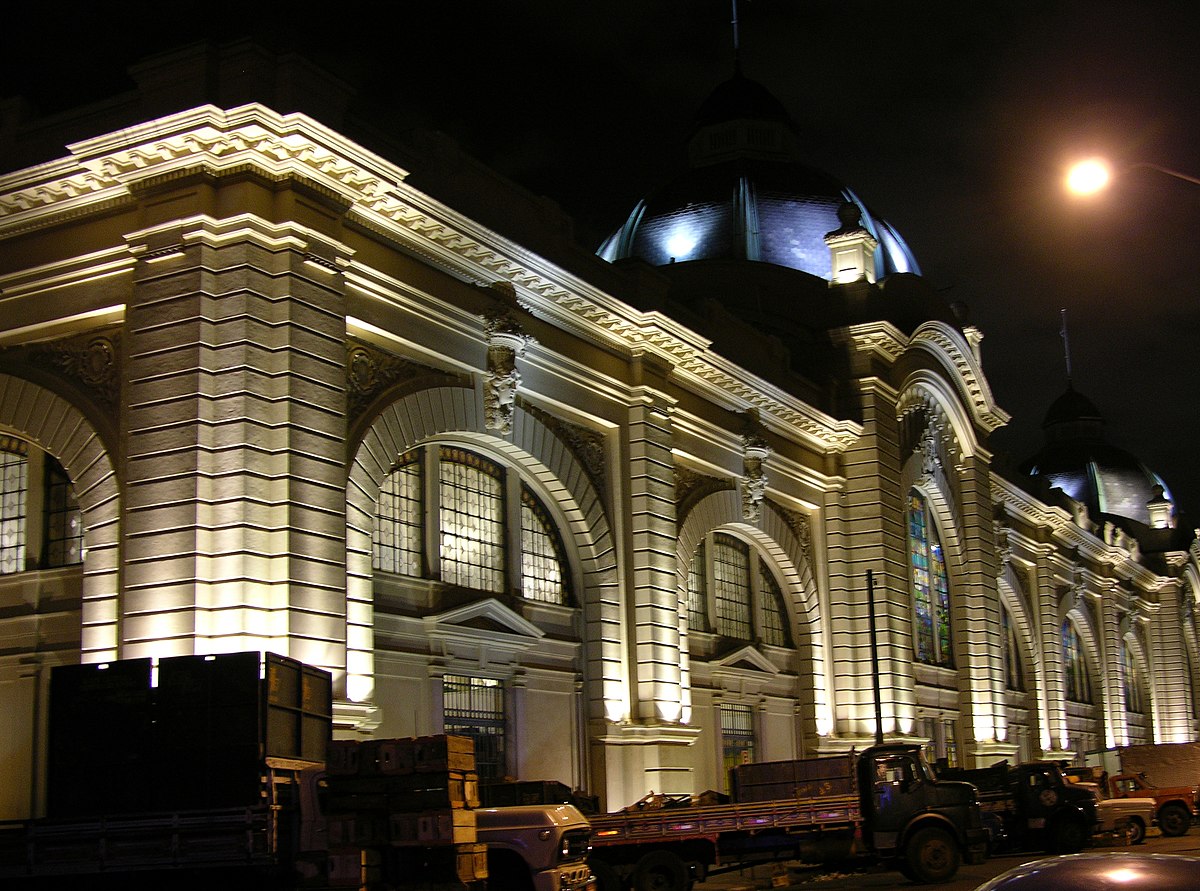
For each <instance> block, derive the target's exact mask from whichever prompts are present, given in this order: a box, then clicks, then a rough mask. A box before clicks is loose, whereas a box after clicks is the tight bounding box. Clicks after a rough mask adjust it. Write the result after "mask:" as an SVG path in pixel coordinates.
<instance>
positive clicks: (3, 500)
mask: <svg viewBox="0 0 1200 891" xmlns="http://www.w3.org/2000/svg"><path fill="white" fill-rule="evenodd" d="M23 445H24V444H23V443H20V442H18V441H12V442H11V445H10V444H9V441H7V440H6V442H5V447H4V449H3V450H0V574H4V575H8V574H9V573H14V572H23V571H24V570H25V496H26V494H27V493H28V487H29V464H28V459H27V458H26V456H25V452H24V450H23V449H22V448H21V447H22V446H23ZM18 449H20V451H18Z"/></svg>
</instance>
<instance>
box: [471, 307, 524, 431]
mask: <svg viewBox="0 0 1200 891" xmlns="http://www.w3.org/2000/svg"><path fill="white" fill-rule="evenodd" d="M502 293H503V292H502ZM514 303H515V300H513V301H512V302H509V301H507V300H506V301H505V302H504V303H503V304H501V305H498V306H496V307H494V308H492V309H491V310H489V311H488V313H487V314H486V315H485V316H484V333H485V335H486V336H487V347H488V353H487V373H486V374H485V375H484V379H483V387H484V389H483V411H484V425H485V426H486V427H487V429H488V430H495V431H496V432H497V433H510V432H511V431H512V420H513V409H514V406H515V405H516V400H517V389H518V388H519V387H520V385H521V372H520V371H518V370H517V358H518V357H519V356H521V355H522V354H523V353H524V352H525V347H526V346H527V345H528V344H529V343H530V342H532V340H533V338H532V337H531V336H530V335H528V334H526V333H525V331H524V330H523V329H522V328H521V325H520V324H519V323H518V322H517V320H516V319H515V318H514V317H513V314H512V305H513V304H514Z"/></svg>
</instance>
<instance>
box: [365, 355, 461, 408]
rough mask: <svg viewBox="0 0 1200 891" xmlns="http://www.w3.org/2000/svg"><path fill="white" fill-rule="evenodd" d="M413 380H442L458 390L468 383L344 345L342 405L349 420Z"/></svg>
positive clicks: (437, 371)
mask: <svg viewBox="0 0 1200 891" xmlns="http://www.w3.org/2000/svg"><path fill="white" fill-rule="evenodd" d="M417 378H429V379H431V380H439V379H442V380H444V382H445V383H448V384H449V383H453V384H455V385H458V386H467V385H469V383H464V382H463V381H461V380H459V379H457V378H455V377H454V376H453V375H450V374H448V373H446V372H443V371H439V370H438V369H436V368H430V367H429V366H427V365H421V364H419V363H417V362H413V361H411V360H409V359H402V358H400V357H399V356H395V355H392V354H391V353H388V352H385V351H383V350H379V349H375V348H374V347H370V346H367V345H365V344H362V343H358V342H356V341H347V342H346V397H347V398H346V401H347V409H348V411H349V414H350V417H352V418H354V417H358V416H359V415H361V414H362V412H363V411H364V410H366V407H367V406H368V405H370V404H371V403H372V402H374V401H375V399H376V398H378V396H379V395H380V394H381V393H382V392H383V391H385V390H387V389H388V388H389V387H393V386H395V385H396V384H400V383H403V382H404V381H409V380H416V379H417Z"/></svg>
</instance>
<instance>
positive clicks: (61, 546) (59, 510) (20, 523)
mask: <svg viewBox="0 0 1200 891" xmlns="http://www.w3.org/2000/svg"><path fill="white" fill-rule="evenodd" d="M31 492H32V493H33V496H34V497H31ZM82 562H83V514H82V512H81V511H80V510H79V504H78V502H77V501H76V500H75V490H74V488H73V487H72V486H71V481H70V479H69V478H68V477H67V473H66V471H65V470H63V468H62V465H61V464H59V463H58V461H56V460H55V459H54V457H53V456H52V455H49V454H47V453H46V452H43V451H42V450H41V449H38V448H37V447H36V446H31V445H30V444H29V443H28V442H26V441H25V440H23V439H18V438H17V437H14V436H0V575H8V574H11V573H16V572H25V571H27V570H36V569H43V568H47V567H61V566H71V565H74V564H78V563H82Z"/></svg>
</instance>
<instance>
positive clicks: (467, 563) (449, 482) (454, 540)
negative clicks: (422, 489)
mask: <svg viewBox="0 0 1200 891" xmlns="http://www.w3.org/2000/svg"><path fill="white" fill-rule="evenodd" d="M438 480H439V493H438V497H439V507H440V509H441V513H440V520H441V522H440V529H441V558H442V581H444V582H449V583H450V584H452V585H461V586H462V587H464V588H477V589H479V590H482V591H495V592H500V591H503V590H504V480H503V477H502V476H501V474H500V468H499V467H497V466H496V465H495V464H493V463H492V462H490V461H488V460H486V459H484V458H482V457H480V456H479V455H476V454H475V453H473V452H468V451H465V450H463V449H451V448H443V449H442V450H441V462H440V472H439V475H438Z"/></svg>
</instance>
